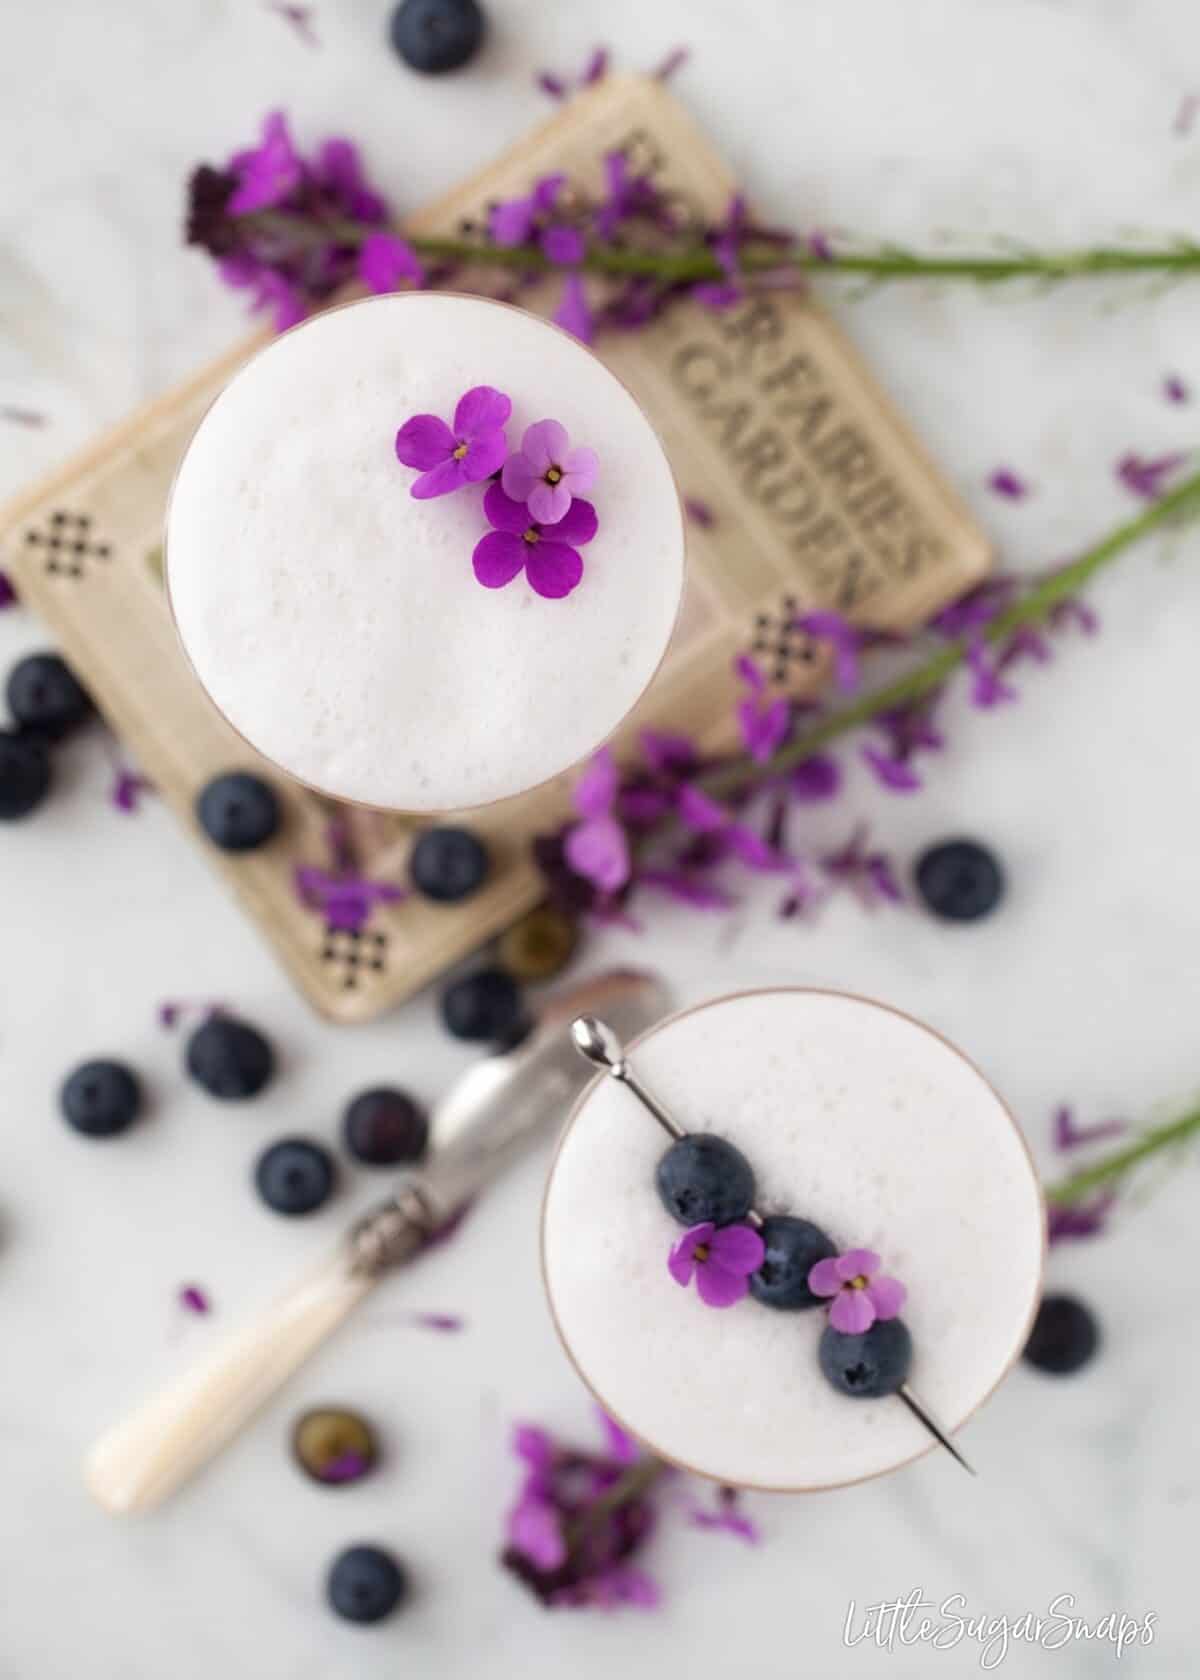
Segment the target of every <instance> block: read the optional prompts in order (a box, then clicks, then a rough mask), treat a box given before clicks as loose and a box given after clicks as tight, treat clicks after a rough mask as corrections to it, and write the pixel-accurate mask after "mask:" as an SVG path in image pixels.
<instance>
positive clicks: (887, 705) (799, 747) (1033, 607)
mask: <svg viewBox="0 0 1200 1680" xmlns="http://www.w3.org/2000/svg"><path fill="white" fill-rule="evenodd" d="M1197 512H1200V472H1197V473H1193V474H1191V475H1190V476H1189V477H1188V478H1185V479H1184V480H1183V481H1182V483H1180V484H1179V485H1177V486H1176V488H1175V489H1174V490H1170V491H1168V492H1167V494H1166V495H1165V496H1161V497H1160V498H1159V499H1158V500H1157V501H1156V502H1154V503H1152V504H1151V506H1150V507H1148V508H1147V509H1146V510H1145V512H1143V513H1140V514H1138V515H1137V517H1136V518H1135V519H1130V520H1127V521H1126V522H1125V524H1124V525H1118V526H1117V528H1116V530H1115V531H1111V532H1110V533H1109V534H1108V536H1106V537H1104V538H1102V539H1101V541H1100V542H1098V543H1096V544H1095V545H1094V546H1093V547H1092V548H1089V549H1088V550H1087V551H1086V552H1085V553H1084V554H1081V555H1080V557H1079V559H1078V560H1073V561H1072V562H1071V563H1070V565H1067V566H1063V567H1061V568H1060V569H1059V570H1058V571H1056V572H1053V573H1051V574H1050V576H1049V577H1046V578H1044V579H1043V580H1042V581H1041V582H1040V583H1037V584H1035V585H1034V586H1033V587H1032V588H1031V589H1030V590H1028V592H1027V593H1026V594H1024V595H1023V596H1022V597H1021V599H1020V600H1019V601H1016V602H1014V603H1013V605H1012V606H1011V607H1009V608H1007V610H1006V611H1004V612H1002V613H998V614H997V615H996V617H995V618H994V619H992V620H991V622H990V623H989V624H988V625H987V626H986V628H985V629H984V630H983V632H982V635H983V637H984V639H985V641H988V642H1003V641H1005V640H1007V638H1008V637H1009V636H1011V635H1012V634H1013V632H1014V631H1016V630H1019V629H1021V628H1022V627H1023V626H1025V625H1034V624H1040V623H1041V622H1042V621H1043V620H1044V619H1045V618H1046V616H1047V615H1048V614H1049V613H1050V612H1051V611H1053V609H1054V608H1055V607H1056V606H1058V605H1059V604H1060V603H1061V602H1063V601H1065V600H1067V599H1068V598H1069V597H1070V596H1072V595H1077V594H1078V593H1079V591H1080V590H1081V589H1083V588H1084V587H1085V586H1086V585H1087V584H1089V583H1090V582H1091V581H1092V579H1093V578H1094V577H1095V575H1096V573H1097V572H1099V571H1101V570H1103V568H1104V567H1105V566H1107V565H1109V564H1110V563H1111V562H1112V561H1114V560H1115V559H1117V558H1118V556H1119V555H1122V554H1124V553H1125V552H1126V550H1127V549H1129V548H1132V547H1133V545H1134V544H1135V543H1138V542H1141V540H1142V539H1143V537H1148V536H1150V535H1152V534H1153V533H1154V532H1155V531H1157V530H1159V529H1161V528H1162V527H1163V526H1164V525H1166V524H1167V523H1168V522H1169V521H1170V520H1172V519H1174V518H1176V517H1180V516H1183V515H1185V514H1195V513H1197ZM968 651H969V646H968V643H967V642H966V641H956V642H950V643H949V644H948V645H947V646H946V647H944V648H940V649H939V650H938V652H937V653H935V654H933V656H932V657H931V658H929V659H927V660H925V661H924V662H923V663H922V664H920V665H916V666H914V667H913V669H912V670H911V671H906V672H905V673H904V674H903V675H902V676H899V677H897V678H896V679H895V680H894V681H893V682H890V683H885V684H884V685H883V687H882V688H876V689H873V690H872V691H871V692H870V693H869V694H864V695H862V696H861V697H860V698H859V699H857V700H854V701H851V703H850V704H849V705H847V706H842V707H840V708H839V709H838V710H837V711H834V712H831V713H830V714H829V716H828V717H826V718H823V719H822V720H821V721H820V722H819V723H817V724H814V725H813V727H812V728H811V729H809V730H806V731H805V733H804V734H803V735H802V736H801V737H800V738H799V740H796V741H793V742H791V743H790V744H789V745H788V746H786V747H784V748H783V749H782V750H781V751H780V752H778V753H776V754H775V756H774V758H771V759H768V760H767V762H766V763H764V764H757V763H755V761H754V760H753V759H752V758H751V757H750V756H749V754H746V753H739V754H738V755H737V756H736V757H735V758H732V759H728V760H726V761H725V763H723V764H722V765H720V766H719V767H718V768H717V769H715V770H713V771H712V772H710V773H709V774H708V775H707V776H705V777H702V778H701V779H702V781H703V783H704V786H705V788H706V789H707V790H708V792H710V793H722V792H725V793H727V792H729V791H730V790H732V789H733V788H744V787H745V786H746V785H747V784H748V783H750V782H758V781H760V780H766V779H769V778H771V777H774V776H778V775H779V774H781V772H783V771H785V770H791V769H794V768H795V766H796V765H797V764H802V763H803V762H804V760H805V759H806V758H811V757H812V755H813V754H814V753H816V752H819V751H820V750H821V748H822V747H826V746H828V745H829V743H830V742H831V741H835V740H837V739H838V738H839V736H842V735H845V734H847V733H848V732H849V731H850V730H852V729H857V728H858V727H859V726H860V725H861V724H864V723H869V722H870V720H871V719H872V718H873V717H877V716H878V714H879V713H880V712H887V711H891V710H892V709H893V708H894V707H898V706H910V705H912V704H913V703H914V702H916V701H918V700H922V699H924V698H925V696H926V695H928V694H931V693H932V692H933V690H934V689H936V688H940V686H941V685H942V683H944V682H945V681H946V679H947V677H949V676H951V675H952V674H953V672H955V671H956V670H957V669H958V668H959V666H960V665H962V664H963V662H964V661H965V660H966V657H967V654H968Z"/></svg>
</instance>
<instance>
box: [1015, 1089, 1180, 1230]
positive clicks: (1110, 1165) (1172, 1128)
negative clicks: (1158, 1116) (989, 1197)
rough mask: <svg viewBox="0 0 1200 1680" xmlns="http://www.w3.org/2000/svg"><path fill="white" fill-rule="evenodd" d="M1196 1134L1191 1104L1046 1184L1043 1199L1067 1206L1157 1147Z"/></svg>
mask: <svg viewBox="0 0 1200 1680" xmlns="http://www.w3.org/2000/svg"><path fill="white" fill-rule="evenodd" d="M1197 1134H1200V1108H1194V1109H1192V1110H1191V1112H1190V1113H1188V1114H1184V1115H1183V1116H1181V1118H1180V1119H1178V1120H1171V1121H1169V1122H1168V1123H1167V1124H1166V1125H1164V1126H1154V1127H1152V1129H1151V1130H1150V1131H1148V1132H1144V1133H1143V1134H1142V1136H1141V1137H1140V1138H1138V1139H1137V1141H1136V1142H1135V1143H1130V1144H1126V1146H1125V1147H1124V1148H1123V1149H1114V1150H1113V1151H1112V1152H1111V1154H1108V1155H1105V1156H1103V1157H1102V1158H1101V1159H1100V1160H1099V1161H1096V1162H1094V1163H1093V1164H1092V1165H1091V1166H1090V1167H1084V1168H1083V1170H1082V1171H1081V1172H1077V1173H1072V1174H1071V1176H1070V1177H1069V1178H1064V1179H1061V1180H1060V1181H1059V1183H1057V1184H1048V1185H1047V1186H1046V1200H1047V1201H1048V1202H1050V1203H1051V1204H1052V1205H1053V1206H1054V1207H1069V1206H1070V1205H1071V1204H1072V1203H1073V1202H1078V1201H1082V1200H1083V1198H1084V1197H1085V1196H1089V1195H1091V1194H1092V1192H1093V1191H1095V1190H1102V1189H1104V1188H1105V1186H1106V1185H1110V1184H1112V1183H1114V1182H1115V1181H1116V1180H1117V1179H1121V1178H1124V1176H1125V1174H1126V1173H1127V1172H1129V1171H1130V1169H1131V1168H1133V1167H1136V1166H1137V1165H1138V1164H1139V1162H1141V1161H1144V1160H1146V1159H1147V1157H1148V1156H1151V1155H1156V1154H1157V1153H1158V1151H1159V1150H1160V1149H1171V1148H1173V1147H1175V1146H1176V1145H1178V1144H1181V1143H1183V1142H1184V1141H1185V1140H1186V1139H1187V1138H1190V1137H1194V1136H1196V1135H1197Z"/></svg>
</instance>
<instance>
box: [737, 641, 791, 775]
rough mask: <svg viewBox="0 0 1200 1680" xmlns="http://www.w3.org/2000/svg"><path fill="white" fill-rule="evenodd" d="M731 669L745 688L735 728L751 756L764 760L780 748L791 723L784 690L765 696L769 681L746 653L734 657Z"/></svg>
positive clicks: (763, 761) (738, 704)
mask: <svg viewBox="0 0 1200 1680" xmlns="http://www.w3.org/2000/svg"><path fill="white" fill-rule="evenodd" d="M734 670H735V671H736V672H737V675H738V676H739V677H740V678H741V681H742V685H743V687H744V688H745V690H746V692H745V693H744V694H743V695H742V697H741V699H740V700H739V701H738V703H737V721H738V728H739V729H740V730H741V734H742V741H743V742H744V744H745V747H746V751H747V752H748V753H749V754H750V757H751V758H752V759H754V760H755V762H756V763H758V764H765V763H766V762H767V760H768V759H769V758H771V757H772V756H773V755H774V754H775V753H777V752H778V751H779V748H780V747H781V746H782V745H783V743H784V741H785V740H786V739H787V736H788V732H789V730H790V729H791V726H792V708H791V703H790V702H789V700H788V698H787V696H786V695H785V694H780V695H777V696H776V697H775V699H774V700H771V699H769V698H768V692H769V685H768V683H767V679H766V677H765V676H764V675H763V673H762V671H761V669H760V668H759V666H758V665H757V664H756V663H755V661H754V660H753V659H751V657H750V655H749V654H747V653H743V654H740V655H739V657H738V658H737V659H736V660H735V661H734Z"/></svg>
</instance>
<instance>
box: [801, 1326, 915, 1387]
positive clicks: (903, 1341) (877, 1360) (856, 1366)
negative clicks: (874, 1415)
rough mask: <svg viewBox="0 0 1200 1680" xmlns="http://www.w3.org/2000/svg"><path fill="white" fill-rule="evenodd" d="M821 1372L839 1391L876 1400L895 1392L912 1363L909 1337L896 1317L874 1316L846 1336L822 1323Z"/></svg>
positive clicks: (904, 1327) (906, 1329) (905, 1328)
mask: <svg viewBox="0 0 1200 1680" xmlns="http://www.w3.org/2000/svg"><path fill="white" fill-rule="evenodd" d="M820 1360H821V1371H822V1373H823V1374H824V1376H825V1378H826V1379H827V1381H829V1382H831V1383H832V1384H833V1386H834V1388H836V1389H837V1391H838V1393H839V1394H848V1395H850V1396H851V1397H852V1398H854V1399H857V1400H877V1399H878V1398H879V1397H880V1396H881V1395H884V1394H895V1392H896V1390H897V1389H898V1388H899V1387H900V1385H901V1383H903V1382H904V1381H905V1379H906V1378H907V1376H908V1368H909V1366H910V1365H911V1364H912V1337H911V1336H910V1335H909V1333H908V1327H907V1325H906V1324H905V1323H904V1321H903V1319H900V1318H877V1319H876V1320H875V1322H874V1324H872V1326H871V1328H870V1329H869V1330H864V1331H863V1332H862V1334H861V1335H858V1336H847V1335H845V1334H844V1333H843V1332H842V1331H841V1330H835V1329H834V1328H833V1326H832V1325H831V1324H830V1325H826V1327H825V1329H824V1330H823V1331H822V1333H821V1344H820Z"/></svg>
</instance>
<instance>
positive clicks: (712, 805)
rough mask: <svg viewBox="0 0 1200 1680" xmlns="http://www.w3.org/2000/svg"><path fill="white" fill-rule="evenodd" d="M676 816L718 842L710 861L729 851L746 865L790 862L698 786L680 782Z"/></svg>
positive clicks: (760, 867) (783, 865) (778, 865)
mask: <svg viewBox="0 0 1200 1680" xmlns="http://www.w3.org/2000/svg"><path fill="white" fill-rule="evenodd" d="M679 817H680V821H681V822H683V823H684V824H685V825H686V827H688V828H690V829H693V830H694V831H695V832H696V833H697V834H700V835H704V836H707V837H710V838H711V839H712V840H714V841H716V842H718V843H719V844H718V847H717V850H716V852H715V853H714V861H715V860H716V859H717V858H719V857H721V856H723V855H724V854H725V853H732V854H733V856H735V857H737V858H740V859H741V861H742V862H743V863H744V864H745V865H746V867H747V868H748V869H754V870H777V869H787V868H788V867H789V866H790V860H789V859H788V858H785V857H783V856H781V854H780V853H779V852H777V851H776V850H775V848H774V847H773V846H771V845H769V844H768V842H767V841H766V840H764V839H763V837H762V835H761V834H756V833H755V832H754V830H753V829H752V828H750V827H749V826H748V825H747V824H746V823H742V822H739V821H738V820H737V818H736V817H735V816H734V814H733V812H732V811H731V810H730V809H729V808H728V807H727V806H725V805H720V804H718V803H717V801H716V800H715V799H711V798H710V797H709V796H708V794H707V793H705V792H703V790H702V789H700V788H698V787H691V786H684V787H682V788H681V789H680V790H679Z"/></svg>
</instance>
